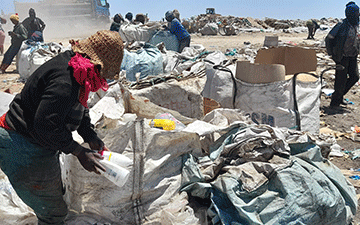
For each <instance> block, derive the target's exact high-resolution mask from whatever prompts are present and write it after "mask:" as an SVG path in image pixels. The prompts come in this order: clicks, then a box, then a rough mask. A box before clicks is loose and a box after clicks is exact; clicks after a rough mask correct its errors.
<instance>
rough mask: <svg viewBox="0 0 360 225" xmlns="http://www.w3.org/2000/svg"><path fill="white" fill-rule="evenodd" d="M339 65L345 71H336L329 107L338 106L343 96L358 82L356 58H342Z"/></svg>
mask: <svg viewBox="0 0 360 225" xmlns="http://www.w3.org/2000/svg"><path fill="white" fill-rule="evenodd" d="M340 65H342V66H344V67H345V69H344V70H336V73H335V84H334V89H335V91H334V93H333V94H332V97H331V103H330V105H331V106H339V105H340V103H341V102H342V101H343V99H344V95H345V94H346V93H348V91H349V90H350V88H351V87H352V86H354V84H355V83H356V82H357V81H358V80H359V69H358V65H357V57H343V59H342V60H341V62H340Z"/></svg>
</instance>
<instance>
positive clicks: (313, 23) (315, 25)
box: [306, 20, 320, 39]
mask: <svg viewBox="0 0 360 225" xmlns="http://www.w3.org/2000/svg"><path fill="white" fill-rule="evenodd" d="M306 26H307V28H308V32H309V34H308V37H307V39H314V35H315V32H316V30H317V29H319V28H320V26H319V24H318V23H317V22H316V21H315V20H308V21H307V22H306Z"/></svg>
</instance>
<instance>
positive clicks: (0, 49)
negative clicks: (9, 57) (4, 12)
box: [0, 17, 6, 55]
mask: <svg viewBox="0 0 360 225" xmlns="http://www.w3.org/2000/svg"><path fill="white" fill-rule="evenodd" d="M5 23H6V19H5V18H2V17H0V55H3V54H4V43H5V37H6V35H5V31H4V29H3V28H2V26H1V24H5Z"/></svg>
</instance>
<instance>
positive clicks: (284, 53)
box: [255, 46, 317, 75]
mask: <svg viewBox="0 0 360 225" xmlns="http://www.w3.org/2000/svg"><path fill="white" fill-rule="evenodd" d="M255 63H262V64H282V65H284V66H285V73H286V75H289V74H295V73H299V72H313V71H316V66H317V58H316V52H315V50H314V49H306V48H300V47H287V46H286V47H278V48H270V49H260V50H259V51H258V53H257V55H256V58H255Z"/></svg>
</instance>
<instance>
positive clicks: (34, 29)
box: [22, 8, 45, 42]
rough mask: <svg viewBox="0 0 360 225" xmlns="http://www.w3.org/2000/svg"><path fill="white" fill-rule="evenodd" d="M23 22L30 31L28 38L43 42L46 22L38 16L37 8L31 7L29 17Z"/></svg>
mask: <svg viewBox="0 0 360 225" xmlns="http://www.w3.org/2000/svg"><path fill="white" fill-rule="evenodd" d="M22 24H23V25H24V27H25V28H26V29H27V31H28V39H30V40H32V41H40V42H43V41H44V38H43V31H44V29H45V23H44V22H43V21H42V20H41V19H40V18H38V17H36V13H35V10H34V9H33V8H30V9H29V17H28V18H26V19H25V20H24V21H23V22H22Z"/></svg>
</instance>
